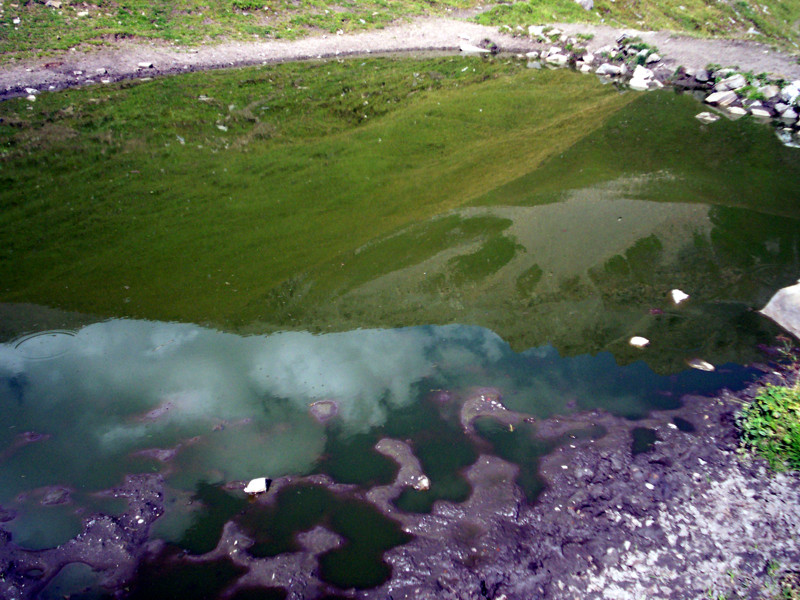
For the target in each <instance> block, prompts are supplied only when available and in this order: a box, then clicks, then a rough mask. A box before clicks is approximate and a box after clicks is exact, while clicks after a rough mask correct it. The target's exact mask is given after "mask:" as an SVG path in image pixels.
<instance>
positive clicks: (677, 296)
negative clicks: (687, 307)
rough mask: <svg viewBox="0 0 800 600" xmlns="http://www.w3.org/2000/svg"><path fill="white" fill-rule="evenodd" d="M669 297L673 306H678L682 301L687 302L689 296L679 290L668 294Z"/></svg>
mask: <svg viewBox="0 0 800 600" xmlns="http://www.w3.org/2000/svg"><path fill="white" fill-rule="evenodd" d="M669 295H670V297H671V298H672V301H673V302H674V303H675V304H680V303H681V302H683V301H684V300H688V299H689V294H687V293H686V292H683V291H681V290H679V289H674V290H672V291H671V292H670V293H669Z"/></svg>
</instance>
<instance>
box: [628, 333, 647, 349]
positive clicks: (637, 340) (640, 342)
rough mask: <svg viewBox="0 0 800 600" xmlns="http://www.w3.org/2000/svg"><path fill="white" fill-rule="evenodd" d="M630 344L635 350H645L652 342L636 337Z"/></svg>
mask: <svg viewBox="0 0 800 600" xmlns="http://www.w3.org/2000/svg"><path fill="white" fill-rule="evenodd" d="M628 343H629V344H630V345H631V346H633V347H634V348H644V347H645V346H647V345H648V344H649V343H650V340H648V339H647V338H646V337H642V336H640V335H635V336H633V337H632V338H631V339H630V340H628Z"/></svg>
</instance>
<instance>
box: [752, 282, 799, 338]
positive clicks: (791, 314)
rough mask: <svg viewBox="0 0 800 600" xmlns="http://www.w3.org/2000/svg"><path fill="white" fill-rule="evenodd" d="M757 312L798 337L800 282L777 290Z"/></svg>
mask: <svg viewBox="0 0 800 600" xmlns="http://www.w3.org/2000/svg"><path fill="white" fill-rule="evenodd" d="M759 312H761V314H762V315H764V316H766V317H769V318H770V319H772V320H773V321H775V322H776V323H777V324H778V325H780V326H781V327H783V328H784V329H785V330H786V331H788V332H790V333H792V334H793V335H794V336H795V337H796V338H798V339H800V282H798V283H797V284H795V285H790V286H789V287H785V288H782V289H780V290H778V291H777V292H776V293H775V295H774V296H772V298H770V300H769V302H767V305H766V306H765V307H764V308H762V309H761V310H760V311H759Z"/></svg>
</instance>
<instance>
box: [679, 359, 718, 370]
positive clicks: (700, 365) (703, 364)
mask: <svg viewBox="0 0 800 600" xmlns="http://www.w3.org/2000/svg"><path fill="white" fill-rule="evenodd" d="M686 364H687V365H689V366H690V367H692V368H693V369H697V370H698V371H709V372H710V371H714V370H715V369H714V365H712V364H711V363H710V362H707V361H705V360H703V359H702V358H690V359H689V360H687V361H686Z"/></svg>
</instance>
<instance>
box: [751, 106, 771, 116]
mask: <svg viewBox="0 0 800 600" xmlns="http://www.w3.org/2000/svg"><path fill="white" fill-rule="evenodd" d="M750 114H751V115H753V116H754V117H762V118H767V119H768V118H770V116H772V115H770V114H769V111H768V110H766V109H764V108H761V107H758V106H753V107H751V108H750Z"/></svg>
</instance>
